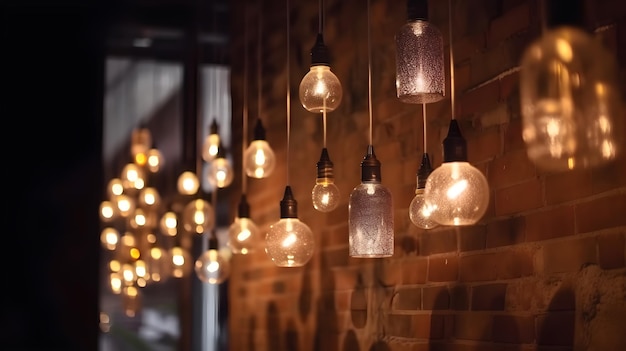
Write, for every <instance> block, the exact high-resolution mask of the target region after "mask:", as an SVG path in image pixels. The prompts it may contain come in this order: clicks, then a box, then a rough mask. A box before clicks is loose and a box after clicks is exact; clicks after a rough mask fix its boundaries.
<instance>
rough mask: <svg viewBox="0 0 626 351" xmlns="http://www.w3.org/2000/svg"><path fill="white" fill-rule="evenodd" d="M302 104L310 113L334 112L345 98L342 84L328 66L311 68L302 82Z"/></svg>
mask: <svg viewBox="0 0 626 351" xmlns="http://www.w3.org/2000/svg"><path fill="white" fill-rule="evenodd" d="M299 92H300V102H301V103H302V106H303V107H304V108H305V109H306V110H307V111H310V112H315V113H322V112H324V111H326V112H332V111H334V110H335V109H336V108H337V107H338V106H339V105H340V104H341V99H342V97H343V91H342V88H341V82H340V81H339V78H337V76H336V75H335V74H334V73H333V72H332V71H331V70H330V67H329V66H327V65H314V66H311V68H310V69H309V72H308V73H307V74H306V75H305V76H304V77H303V78H302V80H301V81H300V90H299Z"/></svg>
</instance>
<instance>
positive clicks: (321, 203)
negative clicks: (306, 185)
mask: <svg viewBox="0 0 626 351" xmlns="http://www.w3.org/2000/svg"><path fill="white" fill-rule="evenodd" d="M311 199H312V200H313V207H314V208H315V209H316V210H318V211H320V212H330V211H332V210H334V209H336V208H337V206H338V205H339V201H340V200H341V195H340V193H339V188H338V187H337V185H335V183H334V181H333V179H332V178H317V179H316V180H315V186H314V187H313V190H312V191H311Z"/></svg>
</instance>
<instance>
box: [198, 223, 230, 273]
mask: <svg viewBox="0 0 626 351" xmlns="http://www.w3.org/2000/svg"><path fill="white" fill-rule="evenodd" d="M195 271H196V275H197V277H198V279H200V281H202V282H204V283H209V284H221V283H223V282H224V281H225V280H226V279H228V277H229V275H230V260H229V257H226V255H224V254H223V253H222V252H220V250H219V245H218V241H217V238H216V237H215V233H212V234H211V237H210V238H209V249H208V250H206V251H205V252H203V253H202V255H200V257H198V259H197V260H196V263H195Z"/></svg>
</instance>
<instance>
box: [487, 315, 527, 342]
mask: <svg viewBox="0 0 626 351" xmlns="http://www.w3.org/2000/svg"><path fill="white" fill-rule="evenodd" d="M492 337H493V341H495V342H504V343H509V344H530V343H533V342H534V341H535V317H534V316H511V315H497V316H494V317H493V334H492Z"/></svg>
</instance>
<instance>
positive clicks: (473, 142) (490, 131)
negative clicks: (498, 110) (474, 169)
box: [465, 126, 502, 164]
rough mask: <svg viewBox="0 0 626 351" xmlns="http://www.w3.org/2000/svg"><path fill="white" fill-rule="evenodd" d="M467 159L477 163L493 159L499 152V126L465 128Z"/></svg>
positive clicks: (500, 141)
mask: <svg viewBox="0 0 626 351" xmlns="http://www.w3.org/2000/svg"><path fill="white" fill-rule="evenodd" d="M465 139H466V140H467V159H468V161H469V162H470V163H472V164H474V163H479V162H484V161H488V160H491V159H493V158H494V157H496V156H497V155H499V154H500V150H501V148H502V147H501V143H502V140H501V139H502V138H501V136H500V128H499V126H492V127H489V128H487V129H483V130H477V129H473V130H467V132H466V133H465Z"/></svg>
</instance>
